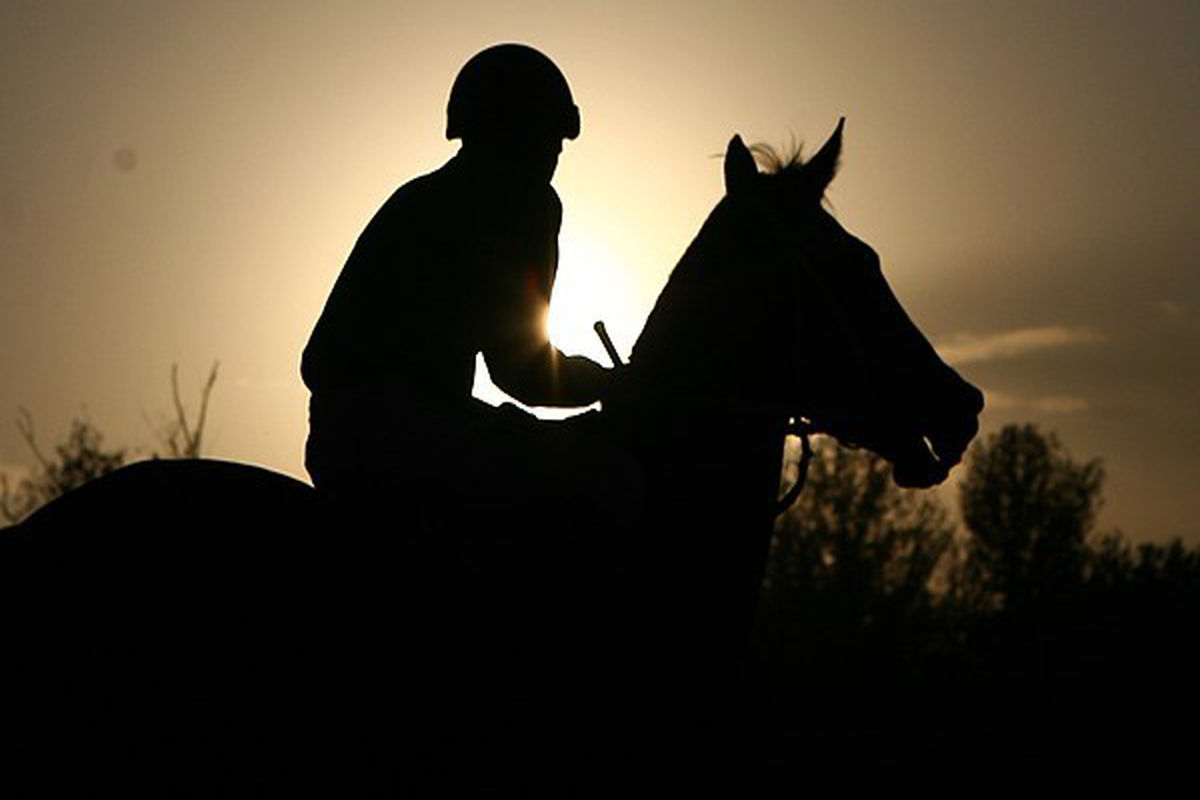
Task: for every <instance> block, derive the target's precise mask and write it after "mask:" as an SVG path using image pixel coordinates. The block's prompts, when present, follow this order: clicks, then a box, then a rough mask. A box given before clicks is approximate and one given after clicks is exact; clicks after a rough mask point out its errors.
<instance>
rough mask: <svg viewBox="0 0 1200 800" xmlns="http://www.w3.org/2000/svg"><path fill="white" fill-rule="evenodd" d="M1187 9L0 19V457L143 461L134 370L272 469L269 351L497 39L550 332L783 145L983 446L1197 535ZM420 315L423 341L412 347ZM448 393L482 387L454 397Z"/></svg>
mask: <svg viewBox="0 0 1200 800" xmlns="http://www.w3.org/2000/svg"><path fill="white" fill-rule="evenodd" d="M1198 34H1200V4H1196V3H1195V2H1161V1H1160V2H1153V3H1134V2H1111V1H1102V0H1094V1H1092V2H1067V1H1065V0H1058V1H1057V2H1053V3H1045V2H987V3H984V2H906V3H898V2H877V3H876V2H854V1H850V2H845V1H843V2H837V3H804V2H757V1H754V0H750V1H747V0H740V1H739V2H729V3H725V2H705V3H685V2H659V3H646V2H622V1H617V2H608V3H604V4H600V3H591V2H589V3H574V2H565V1H564V0H559V1H558V2H551V1H550V0H543V1H541V2H519V3H518V2H472V1H471V0H464V1H462V2H458V3H454V4H431V3H408V2H397V1H396V0H391V1H390V2H345V3H338V4H332V3H326V2H302V1H301V0H290V1H289V2H226V1H225V0H208V2H205V3H185V2H161V1H160V0H156V1H155V2H141V1H137V2H99V1H97V2H82V0H76V1H75V2H55V1H54V0H38V1H37V2H25V1H24V0H6V2H4V3H3V4H0V108H3V109H4V112H3V114H4V117H3V119H4V123H3V125H2V126H0V344H2V348H0V353H2V355H0V469H4V470H6V471H7V472H8V473H9V474H11V475H14V476H16V475H19V474H20V472H21V470H23V469H28V467H29V465H30V462H31V461H32V459H31V457H30V455H29V452H28V449H27V448H26V446H25V444H24V442H23V441H22V439H21V437H20V434H19V432H18V430H17V428H16V426H15V424H14V423H13V422H10V420H13V421H15V420H16V418H17V416H18V414H19V409H21V408H26V409H28V410H29V411H30V413H31V414H32V416H33V419H34V422H35V425H36V428H37V432H38V439H39V442H40V443H41V444H42V445H43V447H46V448H47V449H48V448H49V446H50V445H52V444H53V443H54V442H55V441H58V440H60V439H61V438H62V437H63V436H64V435H65V433H66V431H67V429H68V428H69V424H70V421H71V419H72V418H74V417H78V416H84V415H86V416H87V418H88V419H90V420H91V422H92V423H93V424H95V425H96V427H98V428H99V429H100V430H101V431H103V432H104V434H105V436H106V443H107V444H111V445H114V446H116V445H121V446H127V447H130V448H133V449H134V450H135V452H139V453H142V454H147V453H149V452H150V451H151V450H152V449H153V448H154V447H155V446H156V438H155V433H154V431H155V429H156V427H158V426H161V424H162V422H163V421H164V420H165V419H166V418H167V416H168V415H169V414H170V412H171V395H170V383H169V376H170V369H171V365H172V364H173V363H178V364H179V366H180V375H181V388H182V389H183V393H184V396H185V399H186V400H187V401H188V402H189V403H190V404H191V405H192V406H193V407H194V406H195V404H196V402H197V400H198V396H199V390H200V386H201V384H202V382H203V379H204V377H205V376H206V374H207V371H208V369H209V366H210V365H211V363H212V362H213V361H214V360H220V375H219V378H218V380H217V383H216V387H215V389H214V391H213V395H212V403H211V406H210V410H209V428H208V432H207V437H206V440H207V447H206V449H207V452H208V454H209V455H212V456H214V457H221V458H231V459H237V460H242V461H248V462H252V463H257V464H262V465H264V466H268V467H270V468H272V469H276V470H279V471H282V472H285V473H288V474H291V475H295V476H297V477H304V475H305V473H304V470H303V457H302V453H303V443H304V437H305V433H306V425H307V417H306V403H307V392H306V390H305V388H304V386H303V384H302V383H301V382H300V379H299V375H298V363H299V355H300V351H301V349H302V348H303V346H304V343H305V341H306V340H307V337H308V334H309V332H310V330H311V327H312V325H313V323H314V322H315V320H316V318H317V315H318V314H319V313H320V310H321V308H322V305H323V303H324V300H325V297H326V296H327V294H328V292H329V289H330V288H331V286H332V284H333V281H334V279H335V278H336V276H337V273H338V271H339V269H340V268H341V265H342V263H343V262H344V260H345V258H346V256H347V255H348V253H349V251H350V248H351V247H352V246H353V244H354V241H355V238H356V237H357V235H358V233H359V231H360V230H361V229H362V227H363V226H364V225H365V224H366V222H367V221H368V220H369V219H370V216H371V215H372V214H373V213H374V211H375V210H376V209H377V208H378V206H379V205H380V204H381V203H382V202H383V201H384V200H385V199H386V198H387V196H388V195H389V194H390V193H391V192H392V191H393V190H394V189H395V188H396V187H397V186H399V185H400V184H401V183H403V182H404V181H405V180H407V179H409V178H411V177H415V176H416V175H419V174H422V173H425V172H429V171H432V170H433V169H436V168H437V167H438V166H440V165H441V164H442V163H444V162H445V161H446V160H447V159H448V158H449V157H450V156H452V155H453V153H454V151H455V149H456V144H455V143H451V142H447V141H446V140H445V138H444V136H443V132H444V112H445V102H446V97H447V94H448V92H449V87H450V83H451V81H452V80H453V77H454V75H455V73H456V72H457V70H458V68H459V67H460V66H461V65H462V64H463V63H464V62H465V61H466V60H467V59H468V58H469V57H470V56H471V55H472V54H474V53H475V52H477V51H478V50H480V49H482V48H484V47H486V46H488V45H490V44H494V43H496V42H501V41H522V42H527V43H529V44H532V45H534V46H536V47H538V48H539V49H541V50H543V51H544V52H545V53H547V54H548V55H550V56H551V58H553V59H554V60H555V61H556V62H557V63H558V64H559V66H560V67H561V68H562V69H563V71H564V72H565V73H566V75H567V77H568V80H569V81H570V84H571V87H572V90H573V92H574V94H575V97H576V100H577V102H578V104H579V106H580V108H581V112H582V118H583V131H582V135H581V136H580V138H579V139H578V140H576V141H573V142H568V143H566V146H565V149H564V153H563V155H562V158H561V160H560V165H559V170H558V173H557V176H556V178H555V181H554V183H555V186H556V188H557V190H558V192H559V195H560V196H561V197H562V200H563V204H564V208H565V211H564V221H563V230H562V235H561V250H562V258H561V263H560V268H559V277H558V283H557V286H556V288H555V301H554V305H553V307H552V310H551V317H552V319H551V326H552V327H551V330H552V333H553V335H554V337H555V340H556V342H557V343H558V344H559V345H560V346H562V347H563V348H564V349H566V350H568V351H575V352H583V353H585V354H587V355H591V356H592V357H593V358H596V359H597V360H600V361H602V362H605V361H606V359H605V358H604V355H603V351H602V350H601V349H600V346H599V343H598V342H597V341H596V340H595V337H594V335H593V334H592V332H591V322H592V321H593V320H594V319H599V318H603V319H604V320H605V321H606V322H607V324H608V327H609V329H610V331H611V332H612V334H613V338H614V339H615V340H616V342H617V345H618V348H619V349H620V350H622V351H623V352H626V353H627V352H628V350H629V348H630V347H632V344H633V341H634V339H635V338H636V336H637V332H638V330H639V329H640V327H641V324H642V322H643V321H644V319H645V316H646V314H647V313H648V312H649V310H650V308H651V306H652V305H653V302H654V298H655V296H656V295H657V293H658V291H659V290H660V289H661V287H662V285H663V283H664V282H665V280H666V277H667V275H668V274H669V272H670V269H671V267H672V266H673V265H674V263H675V261H676V260H677V259H678V258H679V256H680V255H681V254H682V252H683V250H684V248H685V247H686V245H687V243H688V242H689V241H690V240H691V238H692V237H693V236H694V235H695V233H696V231H697V230H698V229H699V226H700V224H701V222H702V221H703V219H704V217H705V216H706V215H707V213H708V212H709V210H711V208H712V206H713V205H715V203H716V202H717V201H718V200H719V199H720V196H721V193H722V186H721V165H720V161H719V160H718V158H716V156H718V155H719V154H720V153H721V152H723V149H724V146H725V144H726V142H727V141H728V140H729V138H730V137H731V136H732V135H733V134H734V133H740V134H741V135H742V136H743V137H744V138H745V139H746V140H747V141H763V142H767V143H771V144H775V145H787V144H788V143H789V142H792V141H799V142H805V143H808V145H809V148H810V152H811V148H813V147H815V146H816V145H819V143H820V142H822V141H824V138H825V137H826V136H827V135H828V134H829V133H830V132H831V131H832V129H833V127H834V125H835V124H836V121H837V119H838V117H839V116H843V115H844V116H845V117H846V118H847V122H846V132H845V146H844V149H843V160H842V171H841V173H840V175H839V177H838V178H837V180H836V181H835V182H834V184H833V186H832V187H831V188H830V192H829V199H830V201H831V203H832V207H833V209H834V210H835V212H836V215H837V217H838V219H839V220H840V221H841V222H842V224H843V225H845V226H846V227H847V228H848V229H849V230H850V231H852V232H853V233H855V234H856V235H858V236H859V237H860V238H862V239H863V240H865V241H867V242H869V243H870V244H871V245H872V246H873V247H874V248H875V249H876V251H877V252H879V254H880V256H881V259H882V262H883V267H884V272H885V275H886V276H887V277H888V280H889V281H890V283H891V285H892V287H893V289H894V290H895V292H896V294H897V296H898V297H899V298H900V300H901V302H902V303H903V304H904V305H905V307H906V308H907V309H908V311H909V313H910V315H911V316H912V317H913V319H914V320H915V321H916V323H917V324H918V325H919V326H920V327H921V328H922V330H924V331H925V332H926V334H927V335H928V336H929V337H930V339H931V340H932V341H933V342H934V344H935V346H937V348H938V349H939V351H940V352H941V353H942V355H943V357H944V358H946V359H947V360H948V361H950V362H951V363H952V364H954V365H955V366H956V367H957V368H959V370H960V372H961V373H962V374H963V375H964V376H965V377H966V378H968V379H969V380H971V381H972V382H974V383H976V384H977V385H979V386H980V387H981V388H982V389H983V390H984V391H985V393H986V395H987V398H988V407H987V410H986V411H985V413H984V416H983V420H982V421H983V427H984V430H985V432H986V431H992V430H995V429H997V428H998V427H1000V426H1001V425H1004V424H1006V423H1010V422H1025V421H1032V422H1036V423H1037V424H1039V425H1040V426H1042V428H1043V429H1045V430H1053V431H1056V432H1057V433H1058V435H1059V438H1060V439H1061V440H1062V441H1063V443H1064V444H1065V445H1066V446H1067V448H1068V450H1069V451H1070V453H1071V455H1072V457H1074V458H1075V459H1076V460H1086V459H1092V458H1100V459H1103V461H1104V464H1105V466H1106V469H1107V472H1108V481H1107V484H1106V488H1105V496H1106V500H1107V502H1106V505H1105V507H1104V510H1103V512H1102V515H1101V526H1102V527H1104V528H1113V527H1116V528H1119V529H1120V530H1122V531H1123V532H1124V533H1125V534H1126V535H1127V536H1128V537H1129V538H1130V539H1133V540H1134V541H1165V540H1167V539H1169V538H1172V537H1176V536H1180V537H1183V538H1184V539H1185V540H1186V541H1188V542H1189V543H1191V544H1200V521H1198V520H1200V500H1198V499H1197V498H1198V497H1200V492H1197V491H1196V490H1195V487H1196V485H1197V483H1200V465H1198V464H1197V462H1196V456H1197V453H1198V452H1200V416H1198V415H1197V413H1196V409H1197V408H1198V407H1200V376H1198V370H1197V366H1198V365H1200V273H1198V271H1197V269H1196V267H1197V262H1198V256H1200V229H1198V227H1197V224H1196V221H1195V213H1196V211H1197V209H1198V204H1197V199H1198V195H1200V191H1198V190H1200V105H1198V102H1200V101H1198V99H1197V98H1200V48H1198V47H1196V42H1197V41H1200V36H1198ZM433 335H436V334H433ZM480 392H481V394H484V395H485V396H487V397H491V398H495V397H496V395H495V394H493V393H490V392H489V391H488V390H486V389H484V388H481V389H480Z"/></svg>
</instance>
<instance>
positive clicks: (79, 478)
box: [0, 409, 126, 522]
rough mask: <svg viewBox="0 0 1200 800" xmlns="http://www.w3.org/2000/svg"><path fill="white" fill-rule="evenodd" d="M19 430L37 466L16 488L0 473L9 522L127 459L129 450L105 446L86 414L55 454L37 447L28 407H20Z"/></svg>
mask: <svg viewBox="0 0 1200 800" xmlns="http://www.w3.org/2000/svg"><path fill="white" fill-rule="evenodd" d="M17 430H19V431H20V432H21V437H22V438H23V439H24V440H25V443H26V444H27V445H28V446H29V449H30V451H31V452H32V453H33V456H34V458H35V459H36V460H37V463H38V467H37V470H36V471H35V472H34V473H33V474H32V475H30V476H28V477H25V478H22V479H21V481H20V482H19V483H18V484H17V487H16V488H15V489H12V488H11V487H10V486H9V483H8V476H7V475H0V514H3V515H4V517H5V519H7V520H8V521H9V522H19V521H20V520H22V519H24V518H25V517H26V516H28V515H29V514H31V513H33V511H35V510H36V509H38V508H39V507H41V506H42V505H45V504H46V503H49V502H50V501H51V500H54V499H55V498H57V497H61V496H62V495H64V494H66V493H67V492H69V491H71V490H72V489H75V488H78V487H80V486H83V485H84V484H85V483H88V482H89V481H92V480H95V479H96V478H99V477H101V476H104V475H107V474H109V473H110V472H113V471H114V470H116V469H118V468H119V467H121V466H122V465H123V464H124V463H125V455H126V450H124V449H123V448H122V449H118V450H105V449H104V447H103V439H104V436H103V434H101V433H100V431H99V430H97V429H96V427H95V426H94V425H92V423H91V421H90V420H88V419H87V418H86V417H84V418H77V419H75V420H72V422H71V430H70V432H69V433H68V434H67V440H66V441H65V442H63V443H62V444H60V445H57V446H55V448H54V456H53V457H52V458H48V457H46V455H44V454H43V453H42V451H41V448H39V447H38V444H37V438H36V436H35V433H34V429H33V417H32V416H31V415H30V413H29V411H27V410H26V409H21V416H20V417H19V418H18V419H17Z"/></svg>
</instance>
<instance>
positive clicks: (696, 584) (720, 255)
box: [629, 202, 785, 634]
mask: <svg viewBox="0 0 1200 800" xmlns="http://www.w3.org/2000/svg"><path fill="white" fill-rule="evenodd" d="M766 247H767V245H766V244H765V242H764V241H763V237H761V236H759V235H757V232H756V231H755V230H754V229H753V223H752V220H750V219H748V218H747V215H746V214H745V213H744V210H743V209H738V208H736V207H732V206H730V204H728V203H727V202H722V204H720V205H718V207H717V208H716V209H715V210H714V212H713V213H712V214H711V215H710V216H709V219H708V220H707V221H706V223H705V225H704V227H703V229H702V230H701V232H700V234H699V235H698V236H697V237H696V240H695V241H694V242H693V243H692V245H691V246H690V247H689V248H688V250H687V252H686V253H685V255H684V257H683V259H682V260H681V261H680V263H679V265H678V266H677V267H676V268H675V270H674V272H673V273H672V275H671V279H670V281H669V282H668V284H667V287H666V288H665V289H664V291H663V293H662V295H661V296H660V297H659V300H658V303H657V304H656V305H655V308H654V311H653V312H652V313H651V315H650V318H649V319H648V320H647V324H646V328H645V329H644V331H643V333H642V335H641V336H640V337H639V339H638V342H637V345H636V346H635V348H634V353H633V358H632V360H631V365H630V375H629V377H630V383H631V384H632V386H633V388H634V391H633V392H632V393H631V394H632V396H634V397H636V398H637V402H636V404H635V405H634V407H632V408H631V409H630V410H629V416H630V421H631V429H632V430H633V431H634V442H635V448H636V449H637V450H638V451H639V454H640V456H641V460H642V462H643V464H644V465H645V469H646V479H647V489H648V492H649V500H650V506H651V518H652V523H653V525H654V529H655V531H656V532H657V535H656V536H655V537H654V539H655V540H656V541H657V542H658V545H659V546H660V547H661V548H662V550H661V551H660V552H659V553H658V554H657V555H658V558H652V559H651V561H652V563H658V564H660V565H661V568H663V569H668V570H670V571H671V572H672V573H675V574H679V573H680V572H682V573H683V574H684V575H686V576H688V577H687V578H686V581H687V582H688V584H689V585H690V586H691V591H690V592H684V595H687V596H689V601H690V602H692V603H694V604H696V603H698V604H700V606H702V607H707V608H706V609H704V608H701V609H699V611H700V616H702V617H707V618H709V619H711V620H714V624H715V625H716V627H715V628H714V630H719V629H720V628H722V627H724V628H726V629H727V630H728V631H729V632H731V634H732V632H734V631H736V630H738V628H739V626H741V625H744V624H745V620H746V619H747V618H748V617H747V615H748V613H749V611H750V609H751V607H752V603H753V601H754V598H755V596H756V594H757V589H758V586H759V583H760V582H761V578H762V570H763V564H764V561H765V556H766V549H767V545H768V542H769V539H770V533H771V522H772V516H771V508H772V506H773V500H774V497H775V493H776V491H777V489H778V482H779V468H780V462H781V459H782V447H783V432H784V431H783V427H784V422H785V419H784V416H783V414H782V413H781V411H780V409H779V408H778V407H777V406H775V405H773V404H772V403H771V402H770V398H771V393H772V388H774V391H779V390H780V389H781V387H782V382H783V378H782V376H781V375H780V374H779V366H778V364H777V363H774V360H773V356H774V354H773V353H770V352H762V343H763V342H768V343H769V342H773V341H778V337H775V336H773V335H772V332H771V331H770V330H768V329H767V326H769V325H771V324H775V320H774V319H773V318H772V316H771V315H769V314H764V313H761V307H762V303H763V298H762V297H761V296H755V295H754V290H755V289H757V288H763V289H766V288H769V287H751V286H747V285H745V284H746V283H747V282H750V281H752V280H753V278H752V277H750V276H752V275H755V274H762V272H763V271H762V270H757V269H752V267H754V266H760V265H761V259H764V258H769V257H772V255H773V254H772V253H770V252H769V251H767V250H766ZM735 288H736V289H738V290H737V291H734V289H735ZM755 304H758V306H759V308H758V309H756V308H753V307H752V306H754V305H755ZM756 312H757V313H756ZM697 610H698V609H696V608H693V609H692V611H693V612H695V611H697ZM717 620H720V622H717Z"/></svg>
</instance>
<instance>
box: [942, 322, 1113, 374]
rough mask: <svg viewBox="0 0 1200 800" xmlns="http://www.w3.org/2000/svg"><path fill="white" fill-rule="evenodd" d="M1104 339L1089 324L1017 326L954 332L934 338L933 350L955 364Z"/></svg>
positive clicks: (1001, 357)
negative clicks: (1007, 329) (1002, 330)
mask: <svg viewBox="0 0 1200 800" xmlns="http://www.w3.org/2000/svg"><path fill="white" fill-rule="evenodd" d="M1104 340H1105V336H1104V334H1102V333H1100V332H1099V331H1097V330H1093V329H1092V328H1084V327H1068V326H1064V325H1048V326H1045V327H1041V328H1017V329H1016V330H1012V331H1004V332H1002V333H989V334H975V333H968V332H963V333H955V334H951V335H950V336H947V337H946V338H945V339H943V340H942V341H940V342H938V344H937V351H938V353H939V354H940V355H941V357H942V358H943V359H945V361H946V362H947V363H949V364H953V365H955V366H959V365H961V364H971V363H976V362H980V361H996V360H999V359H1004V358H1017V357H1019V356H1023V355H1026V354H1028V353H1033V352H1037V351H1038V350H1051V349H1054V348H1058V347H1068V346H1070V345H1076V344H1090V343H1094V342H1103V341H1104Z"/></svg>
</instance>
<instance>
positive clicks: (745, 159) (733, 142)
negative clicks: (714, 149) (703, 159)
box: [725, 134, 758, 194]
mask: <svg viewBox="0 0 1200 800" xmlns="http://www.w3.org/2000/svg"><path fill="white" fill-rule="evenodd" d="M756 175H758V165H757V164H755V163H754V156H752V155H750V151H749V150H748V149H747V148H746V144H745V142H743V141H742V137H741V136H738V135H736V134H735V135H734V137H733V138H732V139H730V140H729V147H728V148H727V149H726V150H725V193H726V194H732V193H733V192H735V191H737V190H738V189H740V188H741V187H743V186H746V185H747V184H749V182H750V181H751V180H752V179H753V178H754V177H755V176H756Z"/></svg>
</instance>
